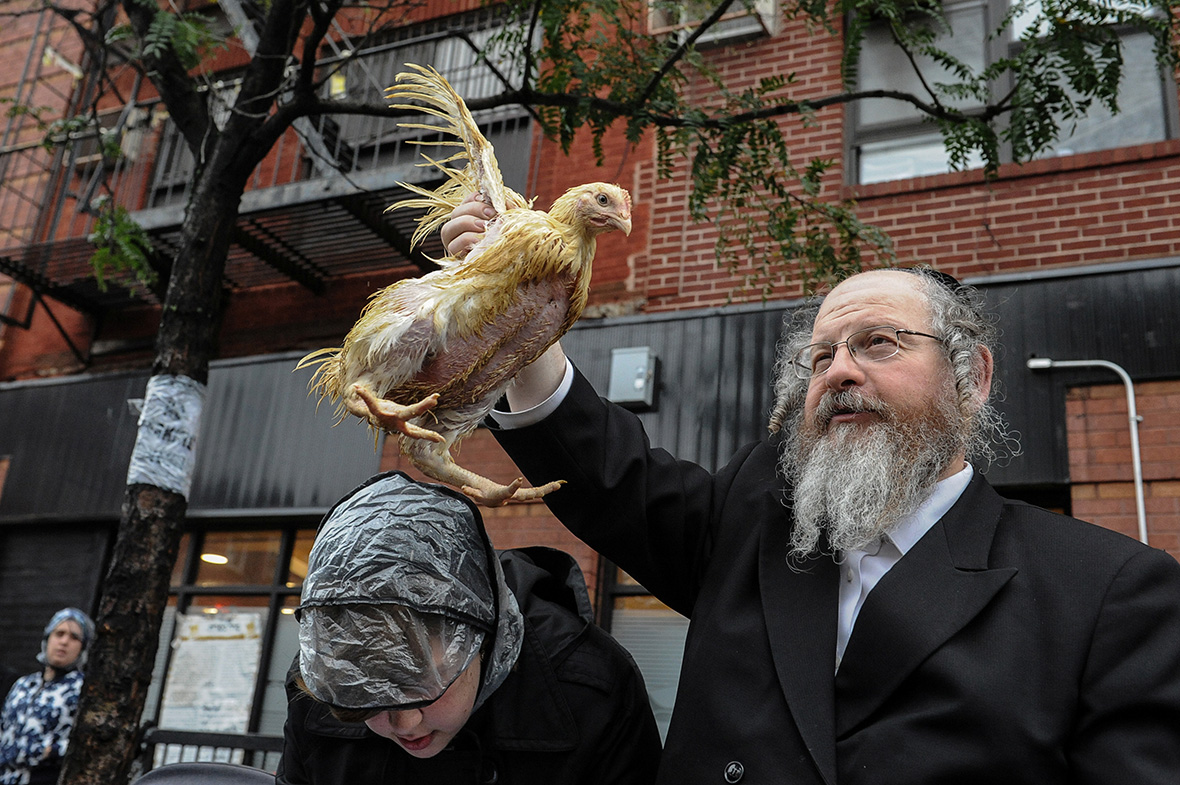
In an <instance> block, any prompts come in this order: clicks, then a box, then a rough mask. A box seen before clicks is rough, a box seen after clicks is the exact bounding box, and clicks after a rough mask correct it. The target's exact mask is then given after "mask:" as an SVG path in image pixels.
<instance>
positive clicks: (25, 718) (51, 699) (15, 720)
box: [0, 670, 82, 785]
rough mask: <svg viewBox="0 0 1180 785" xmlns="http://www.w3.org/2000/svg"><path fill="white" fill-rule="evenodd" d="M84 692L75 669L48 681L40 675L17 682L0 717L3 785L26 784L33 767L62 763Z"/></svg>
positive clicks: (31, 675) (0, 776) (0, 762)
mask: <svg viewBox="0 0 1180 785" xmlns="http://www.w3.org/2000/svg"><path fill="white" fill-rule="evenodd" d="M81 691H82V674H81V673H80V672H78V671H76V670H73V671H70V672H68V673H66V674H64V675H61V676H59V677H57V678H55V679H53V680H52V681H48V682H47V681H45V679H44V677H43V676H42V674H41V673H31V674H29V675H28V676H23V677H21V678H20V679H17V681H16V683H15V684H13V685H12V689H11V690H9V691H8V699H7V700H5V701H4V712H3V714H2V715H0V785H24V783H27V782H28V781H29V769H30V768H31V767H34V766H37V765H39V764H41V763H42V762H43V761H52V762H53V765H57V764H59V763H60V762H61V761H60V758H61V757H62V756H64V755H65V754H66V745H67V744H68V743H69V740H70V729H71V728H73V727H74V714H75V713H76V712H77V708H78V695H79V694H80V693H81Z"/></svg>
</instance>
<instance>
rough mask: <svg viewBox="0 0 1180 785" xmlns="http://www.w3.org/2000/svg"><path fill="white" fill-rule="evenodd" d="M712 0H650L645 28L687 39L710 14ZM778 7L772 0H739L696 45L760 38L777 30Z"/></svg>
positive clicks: (653, 32)
mask: <svg viewBox="0 0 1180 785" xmlns="http://www.w3.org/2000/svg"><path fill="white" fill-rule="evenodd" d="M713 6H714V4H713V3H709V2H704V1H703V0H689V1H688V2H683V0H676V2H669V1H668V0H649V2H648V5H647V29H648V30H649V31H650V32H651V34H652V35H657V36H659V35H667V36H672V37H675V38H676V40H677V41H684V40H685V39H687V38H688V37H689V36H690V35H691V34H692V32H693V31H694V30H695V29H696V28H697V26H698V25H699V24H700V23H701V21H702V20H704V19H705V18H706V17H707V16H709V15H710V14H712V13H713ZM778 18H779V9H778V3H777V2H775V0H750V2H745V1H744V0H739V1H738V2H736V3H734V4H733V5H732V6H731V7H730V10H729V11H728V12H727V13H726V14H724V15H723V16H722V17H721V18H720V19H719V20H718V21H717V23H716V24H714V25H713V26H712V27H710V28H709V29H708V30H707V31H706V32H705V33H704V34H703V35H701V37H700V38H698V39H697V41H696V44H697V46H705V45H708V44H717V45H721V44H733V43H737V42H739V41H744V40H747V39H750V38H762V37H765V36H770V35H775V34H777V33H778Z"/></svg>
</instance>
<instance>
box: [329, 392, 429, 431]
mask: <svg viewBox="0 0 1180 785" xmlns="http://www.w3.org/2000/svg"><path fill="white" fill-rule="evenodd" d="M352 391H353V393H354V394H355V396H356V397H355V398H354V397H353V396H352V395H350V396H348V397H347V398H346V399H345V402H344V405H345V407H347V409H348V410H349V411H350V412H352V413H353V414H355V415H356V416H357V417H360V418H361V419H363V420H368V421H369V422H371V423H372V424H373V425H376V426H377V427H379V428H384V429H385V430H387V431H390V432H396V433H401V434H404V435H406V436H409V437H410V438H411V439H425V440H427V441H431V442H442V441H446V440H445V438H444V437H443V435H442V434H441V433H437V432H435V431H432V430H430V429H429V428H423V427H422V426H420V425H414V424H413V423H411V422H409V421H410V420H412V419H414V418H415V417H421V416H422V415H423V414H425V413H426V412H428V411H430V410H431V409H433V408H434V407H435V406H437V405H438V393H433V394H431V395H427V396H426V397H425V398H423V399H422V400H420V401H418V402H417V403H412V404H409V405H402V404H400V403H396V402H394V401H391V400H389V399H388V398H379V397H377V396H376V395H374V394H373V391H372V390H370V389H369V388H368V387H366V386H365V385H363V384H354V385H353V386H352ZM356 398H359V399H360V402H357V400H356Z"/></svg>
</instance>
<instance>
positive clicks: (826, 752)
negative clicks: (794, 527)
mask: <svg viewBox="0 0 1180 785" xmlns="http://www.w3.org/2000/svg"><path fill="white" fill-rule="evenodd" d="M787 532H788V528H787V527H786V526H783V525H782V521H781V520H776V521H775V522H774V525H770V526H766V527H764V528H763V530H762V537H761V542H760V545H759V565H758V573H759V581H758V582H759V586H760V588H761V593H762V607H763V612H764V613H765V615H766V629H767V633H768V635H769V637H770V648H771V652H772V655H773V657H774V667H775V671H776V672H777V674H778V679H779V683H780V684H781V685H782V689H783V694H784V695H785V697H786V699H787V705H788V707H789V708H790V711H791V715H792V716H793V717H794V719H795V724H796V726H798V728H799V733H800V735H801V736H802V737H803V742H804V744H805V745H806V746H807V749H808V750H809V751H810V752H811V756H812V758H813V759H814V760H815V764H816V766H817V768H818V769H819V771H820V772H821V774H822V775H823V778H824V780H825V781H826V782H827V783H828V785H835V782H836V737H835V724H836V714H835V711H836V710H835V695H834V685H833V681H832V670H833V668H834V667H835V660H836V597H837V585H838V584H837V582H838V580H839V572H838V569H837V567H836V565H835V563H834V562H833V561H832V560H831V559H830V558H826V557H825V558H814V559H810V560H808V561H807V562H806V563H805V564H803V565H799V564H795V563H792V564H787V546H788V542H787V540H788V534H787Z"/></svg>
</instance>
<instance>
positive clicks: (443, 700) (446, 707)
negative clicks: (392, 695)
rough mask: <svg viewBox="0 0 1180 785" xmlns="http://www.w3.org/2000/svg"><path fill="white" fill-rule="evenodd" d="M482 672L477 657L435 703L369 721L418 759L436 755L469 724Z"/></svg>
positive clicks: (387, 714) (388, 711)
mask: <svg viewBox="0 0 1180 785" xmlns="http://www.w3.org/2000/svg"><path fill="white" fill-rule="evenodd" d="M480 673H481V670H480V661H479V658H478V657H477V658H475V660H474V661H472V663H471V664H470V665H469V666H467V669H466V670H464V671H463V672H462V673H461V674H459V677H458V678H457V679H455V681H454V682H452V684H451V686H450V687H448V688H447V691H446V692H444V693H443V694H442V697H440V698H439V699H438V700H436V701H435V702H434V703H431V704H430V705H428V706H423V707H422V708H418V709H391V710H387V711H382V712H381V713H380V714H378V715H376V716H375V717H370V718H369V719H367V720H365V724H366V725H368V726H369V729H370V730H371V731H373V732H374V733H376V734H377V735H378V736H384V737H385V738H387V739H391V740H393V741H394V742H396V743H397V744H398V746H400V747H401V748H402V749H404V750H405V751H406V752H408V753H410V754H411V755H413V756H414V757H415V758H431V757H434V756H435V755H437V754H438V753H440V752H442V751H443V750H444V749H445V748H446V746H447V745H448V744H450V743H451V740H452V739H454V738H455V735H456V734H457V733H458V732H459V731H460V730H462V729H463V726H464V725H466V724H467V720H468V718H469V717H470V716H471V710H472V708H473V707H474V706H475V697H476V695H477V693H478V692H479V683H480Z"/></svg>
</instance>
